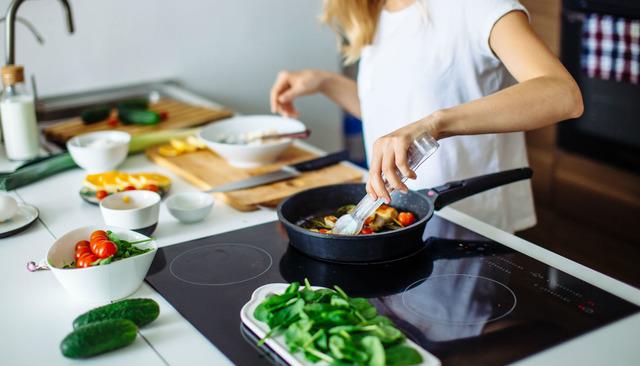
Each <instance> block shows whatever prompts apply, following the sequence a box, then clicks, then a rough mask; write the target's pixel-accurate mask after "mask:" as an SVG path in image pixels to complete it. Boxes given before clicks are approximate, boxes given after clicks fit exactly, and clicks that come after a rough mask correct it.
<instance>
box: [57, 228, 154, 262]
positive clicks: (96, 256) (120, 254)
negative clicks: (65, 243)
mask: <svg viewBox="0 0 640 366" xmlns="http://www.w3.org/2000/svg"><path fill="white" fill-rule="evenodd" d="M151 240H152V239H145V240H140V241H135V242H129V241H126V240H122V239H120V238H118V237H117V236H116V235H115V234H114V233H112V232H111V231H104V230H96V231H94V232H92V233H91V235H90V236H89V240H80V241H78V242H77V243H76V245H75V256H74V258H75V260H74V261H73V262H71V263H70V264H67V265H65V266H64V267H63V268H87V267H91V266H96V265H104V264H109V263H111V262H113V261H117V260H120V259H123V258H128V257H133V256H136V255H140V254H143V253H146V252H149V251H151V249H149V248H147V249H140V248H138V247H136V245H137V244H142V243H146V242H149V241H151Z"/></svg>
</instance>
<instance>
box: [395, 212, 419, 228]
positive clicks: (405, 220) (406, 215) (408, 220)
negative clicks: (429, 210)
mask: <svg viewBox="0 0 640 366" xmlns="http://www.w3.org/2000/svg"><path fill="white" fill-rule="evenodd" d="M398 221H399V222H400V225H402V226H409V225H411V224H413V223H414V222H416V216H415V215H414V214H413V213H411V212H400V214H399V215H398Z"/></svg>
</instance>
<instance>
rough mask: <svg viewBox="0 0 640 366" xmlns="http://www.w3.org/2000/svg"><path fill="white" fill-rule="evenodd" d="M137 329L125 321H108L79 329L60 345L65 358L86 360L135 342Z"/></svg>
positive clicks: (131, 323)
mask: <svg viewBox="0 0 640 366" xmlns="http://www.w3.org/2000/svg"><path fill="white" fill-rule="evenodd" d="M137 334H138V327H136V325H135V324H134V323H133V322H132V321H130V320H126V319H109V320H103V321H101V322H97V323H92V324H89V325H85V326H83V327H80V328H78V329H76V330H74V331H73V332H71V333H69V335H67V336H66V337H64V339H63V340H62V342H61V343H60V351H62V354H63V355H64V356H65V357H69V358H87V357H91V356H95V355H97V354H100V353H103V352H107V351H111V350H114V349H118V348H122V347H125V346H128V345H130V344H131V343H133V341H135V339H136V335H137Z"/></svg>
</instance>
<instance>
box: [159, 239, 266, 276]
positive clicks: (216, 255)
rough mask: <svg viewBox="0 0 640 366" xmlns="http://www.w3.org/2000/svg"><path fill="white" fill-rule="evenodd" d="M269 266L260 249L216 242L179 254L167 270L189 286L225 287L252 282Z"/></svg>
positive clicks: (264, 254) (247, 245) (264, 251)
mask: <svg viewBox="0 0 640 366" xmlns="http://www.w3.org/2000/svg"><path fill="white" fill-rule="evenodd" d="M234 259H235V260H234ZM272 265H273V257H271V254H269V253H268V252H267V251H266V250H264V249H262V248H260V247H257V246H254V245H249V244H242V243H216V244H210V245H205V246H201V247H198V248H193V249H191V250H188V251H186V252H184V253H181V254H180V255H178V256H176V257H175V258H173V260H172V261H171V263H170V264H169V271H170V272H171V275H172V276H173V277H175V278H177V279H178V280H180V281H182V282H186V283H189V284H192V285H200V286H229V285H236V284H239V283H243V282H247V281H251V280H253V279H256V278H258V277H260V276H262V275H264V274H265V273H267V271H269V269H271V266H272Z"/></svg>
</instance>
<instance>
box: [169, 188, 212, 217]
mask: <svg viewBox="0 0 640 366" xmlns="http://www.w3.org/2000/svg"><path fill="white" fill-rule="evenodd" d="M166 205H167V208H168V209H169V213H171V216H173V217H175V218H176V219H178V221H180V222H184V223H194V222H199V221H202V220H204V218H205V217H207V215H208V214H209V212H211V208H212V207H213V198H212V197H211V195H208V194H206V193H202V192H184V193H178V194H174V195H172V196H171V197H169V198H167V202H166Z"/></svg>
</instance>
